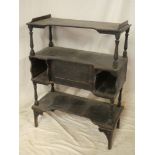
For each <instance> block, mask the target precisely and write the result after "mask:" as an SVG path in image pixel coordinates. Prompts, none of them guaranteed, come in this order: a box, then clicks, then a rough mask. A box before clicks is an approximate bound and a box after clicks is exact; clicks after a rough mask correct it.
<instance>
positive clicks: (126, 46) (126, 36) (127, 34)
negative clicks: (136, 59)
mask: <svg viewBox="0 0 155 155" xmlns="http://www.w3.org/2000/svg"><path fill="white" fill-rule="evenodd" d="M129 31H130V28H129V29H127V30H126V33H125V42H124V51H123V57H124V58H127V49H128V36H129Z"/></svg>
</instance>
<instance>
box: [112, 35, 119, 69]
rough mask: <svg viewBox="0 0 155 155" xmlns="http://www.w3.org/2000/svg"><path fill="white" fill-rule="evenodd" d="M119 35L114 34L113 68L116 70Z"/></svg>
mask: <svg viewBox="0 0 155 155" xmlns="http://www.w3.org/2000/svg"><path fill="white" fill-rule="evenodd" d="M119 38H120V33H117V34H115V39H116V40H115V53H114V62H113V67H114V68H117V66H118V45H119Z"/></svg>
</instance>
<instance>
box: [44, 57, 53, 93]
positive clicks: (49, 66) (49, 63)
mask: <svg viewBox="0 0 155 155" xmlns="http://www.w3.org/2000/svg"><path fill="white" fill-rule="evenodd" d="M46 64H47V75H48V80H49V82H50V84H51V92H54V91H55V90H54V82H53V81H52V77H51V61H50V60H47V61H46Z"/></svg>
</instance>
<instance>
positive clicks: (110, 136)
mask: <svg viewBox="0 0 155 155" xmlns="http://www.w3.org/2000/svg"><path fill="white" fill-rule="evenodd" d="M99 131H100V132H104V134H105V135H106V137H107V140H108V149H109V150H110V149H111V148H112V137H113V131H108V130H105V129H101V128H99Z"/></svg>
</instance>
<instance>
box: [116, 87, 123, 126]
mask: <svg viewBox="0 0 155 155" xmlns="http://www.w3.org/2000/svg"><path fill="white" fill-rule="evenodd" d="M122 90H123V88H121V89H120V92H119V96H118V103H117V106H118V107H120V106H121V104H122ZM117 128H120V119H119V120H118V122H117Z"/></svg>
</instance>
